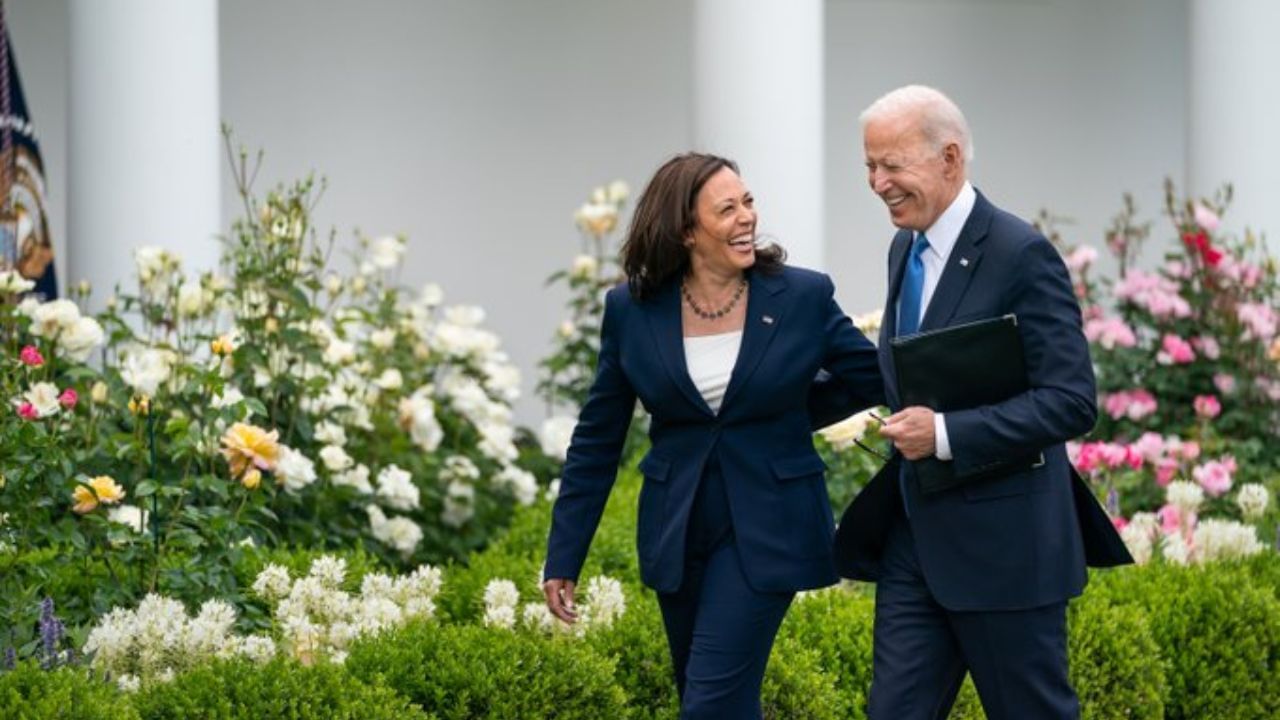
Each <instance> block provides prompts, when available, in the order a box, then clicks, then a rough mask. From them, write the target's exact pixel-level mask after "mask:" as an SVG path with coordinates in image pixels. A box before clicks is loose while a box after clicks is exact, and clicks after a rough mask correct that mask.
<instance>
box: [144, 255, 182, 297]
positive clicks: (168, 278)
mask: <svg viewBox="0 0 1280 720" xmlns="http://www.w3.org/2000/svg"><path fill="white" fill-rule="evenodd" d="M133 261H134V264H135V265H136V267H137V271H138V283H139V284H140V285H141V286H142V289H143V291H144V292H146V293H149V294H152V295H156V294H159V293H161V292H163V291H164V290H165V289H166V288H168V287H169V286H170V284H171V283H173V282H175V281H176V280H177V279H178V278H179V277H180V275H179V271H180V269H181V267H182V260H181V258H179V257H178V256H177V255H176V254H175V253H173V252H171V251H169V250H166V249H165V248H162V247H156V246H154V245H149V246H145V247H140V248H137V249H135V250H134V251H133Z"/></svg>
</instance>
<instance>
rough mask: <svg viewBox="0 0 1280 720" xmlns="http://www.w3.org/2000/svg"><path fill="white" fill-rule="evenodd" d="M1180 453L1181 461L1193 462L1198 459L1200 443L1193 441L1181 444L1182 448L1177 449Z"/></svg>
mask: <svg viewBox="0 0 1280 720" xmlns="http://www.w3.org/2000/svg"><path fill="white" fill-rule="evenodd" d="M1178 451H1179V452H1181V453H1182V459H1183V460H1186V461H1188V462H1195V461H1196V458H1198V457H1200V443H1198V442H1196V441H1195V440H1188V441H1186V442H1184V443H1182V447H1180V448H1178Z"/></svg>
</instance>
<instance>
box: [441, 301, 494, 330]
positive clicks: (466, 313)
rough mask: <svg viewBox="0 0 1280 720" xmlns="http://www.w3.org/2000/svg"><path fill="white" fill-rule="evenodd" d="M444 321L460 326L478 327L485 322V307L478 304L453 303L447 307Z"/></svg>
mask: <svg viewBox="0 0 1280 720" xmlns="http://www.w3.org/2000/svg"><path fill="white" fill-rule="evenodd" d="M444 321H445V322H447V323H449V324H451V325H457V326H458V327H464V328H465V327H476V326H478V325H480V324H481V323H483V322H484V308H482V307H479V306H476V305H453V306H451V307H448V308H445V311H444Z"/></svg>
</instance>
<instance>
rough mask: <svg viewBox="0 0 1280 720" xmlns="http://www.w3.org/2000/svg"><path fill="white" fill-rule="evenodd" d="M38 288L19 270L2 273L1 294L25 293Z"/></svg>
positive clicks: (0, 280) (0, 277) (0, 275)
mask: <svg viewBox="0 0 1280 720" xmlns="http://www.w3.org/2000/svg"><path fill="white" fill-rule="evenodd" d="M35 286H36V284H35V281H33V280H28V279H26V278H25V277H23V276H22V273H20V272H18V271H17V270H5V271H3V272H0V293H5V294H17V293H24V292H27V291H28V290H31V289H32V288H34V287H35Z"/></svg>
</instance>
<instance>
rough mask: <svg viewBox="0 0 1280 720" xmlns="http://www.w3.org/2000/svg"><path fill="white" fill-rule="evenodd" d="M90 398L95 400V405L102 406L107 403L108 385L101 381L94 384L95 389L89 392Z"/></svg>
mask: <svg viewBox="0 0 1280 720" xmlns="http://www.w3.org/2000/svg"><path fill="white" fill-rule="evenodd" d="M89 398H90V399H91V400H93V402H94V404H95V405H101V404H102V403H104V402H106V401H107V384H106V383H104V382H102V381H101V380H99V381H98V382H96V383H94V384H93V389H92V390H90V391H89Z"/></svg>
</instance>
